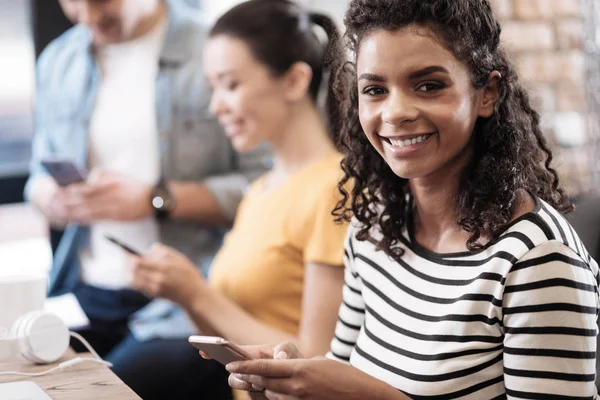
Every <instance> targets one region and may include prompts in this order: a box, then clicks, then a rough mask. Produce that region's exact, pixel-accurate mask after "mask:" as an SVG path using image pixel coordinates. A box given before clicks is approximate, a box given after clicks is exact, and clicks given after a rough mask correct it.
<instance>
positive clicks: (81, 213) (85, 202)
mask: <svg viewBox="0 0 600 400" xmlns="http://www.w3.org/2000/svg"><path fill="white" fill-rule="evenodd" d="M61 192H62V196H63V198H62V202H63V204H64V208H65V209H66V216H67V218H68V221H69V222H77V223H80V224H91V223H93V222H96V221H101V220H113V221H133V220H137V219H142V218H145V217H149V216H151V215H153V210H152V207H151V205H150V196H151V193H152V186H151V185H147V184H143V183H140V182H138V181H135V180H134V179H131V178H128V177H125V176H123V175H120V174H116V173H113V172H108V171H104V170H94V171H92V172H91V173H90V176H89V178H88V179H87V181H85V182H82V183H74V184H72V185H69V186H68V187H66V188H64V189H62V190H61Z"/></svg>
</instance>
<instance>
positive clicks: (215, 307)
mask: <svg viewBox="0 0 600 400" xmlns="http://www.w3.org/2000/svg"><path fill="white" fill-rule="evenodd" d="M316 26H320V27H321V28H322V29H323V30H324V31H325V33H326V34H327V36H328V40H327V43H326V44H323V43H322V41H320V40H319V38H318V36H317V34H316V33H315V27H316ZM339 45H340V43H339V36H338V34H337V31H336V28H335V24H334V23H333V22H332V21H331V20H330V19H329V18H328V17H326V16H323V15H320V14H311V13H308V12H307V11H305V10H304V9H303V8H301V7H300V6H299V5H297V4H295V3H293V2H291V1H285V0H284V1H265V0H251V1H248V2H245V3H242V4H240V5H238V6H236V7H234V8H233V9H231V10H230V11H229V12H227V13H226V14H225V15H223V16H222V17H221V18H220V19H219V20H218V21H217V22H216V24H215V26H214V27H213V28H212V30H211V32H210V39H209V41H208V42H207V45H206V47H205V59H204V60H205V62H204V68H205V72H206V75H207V77H208V80H209V82H210V84H211V86H212V88H213V90H214V92H213V97H212V100H211V104H210V109H211V112H213V113H214V114H216V115H217V116H218V118H219V120H220V122H221V124H222V125H223V126H224V128H225V132H226V134H227V136H228V137H230V139H231V141H232V144H233V146H234V147H235V149H236V150H238V151H242V152H243V151H248V150H251V149H253V148H255V147H256V146H258V145H259V144H261V143H262V142H264V141H266V142H268V143H269V144H270V145H271V148H272V151H273V160H274V166H273V169H272V170H271V171H270V172H269V173H268V174H267V175H265V176H263V177H262V178H260V179H259V180H258V181H256V182H255V183H253V184H252V185H251V186H250V188H249V190H248V192H247V194H246V195H245V197H244V199H243V201H242V203H241V205H240V208H239V210H238V215H237V217H236V220H235V223H234V226H233V229H232V230H231V232H230V233H229V234H228V236H227V237H226V239H225V242H224V245H223V247H222V249H221V250H220V252H219V253H218V254H217V256H216V258H215V260H214V263H213V265H212V269H211V275H210V279H209V281H210V283H207V282H205V280H204V279H203V278H202V277H201V276H200V275H199V274H198V273H197V272H196V271H197V270H196V268H195V267H194V265H193V264H192V262H191V261H190V260H188V259H187V258H185V257H184V256H183V255H181V254H179V253H177V252H176V251H175V250H173V249H171V248H167V247H165V246H163V245H155V246H153V248H152V249H151V250H150V252H149V253H148V254H147V255H145V256H144V257H142V258H137V259H136V260H135V263H136V266H135V269H134V288H135V289H137V290H140V291H141V292H143V293H145V294H146V295H149V296H152V297H163V298H167V299H169V300H172V301H174V302H176V303H178V304H180V305H182V306H183V307H184V308H185V309H186V310H187V312H188V314H189V316H190V317H191V318H192V319H193V321H194V322H195V323H196V325H197V326H198V328H199V329H200V330H201V331H202V333H203V334H208V335H219V336H223V337H225V338H227V339H229V340H231V341H233V342H235V343H239V344H259V343H265V342H266V343H279V342H282V341H292V342H294V343H296V344H297V345H298V346H299V347H300V348H301V349H302V351H303V353H304V354H308V355H324V354H325V353H326V352H327V350H328V348H329V343H330V341H331V340H332V338H333V335H334V329H335V323H336V316H337V311H338V309H339V306H340V303H341V296H342V286H343V280H344V271H343V268H342V265H343V260H342V259H343V251H344V250H343V240H344V236H345V232H346V228H347V226H346V225H344V224H338V223H335V222H334V217H333V216H332V214H331V211H332V210H333V209H334V208H335V205H336V203H337V202H338V200H339V199H340V195H339V192H338V191H337V189H336V185H337V182H338V181H339V179H340V178H341V176H342V171H341V168H340V160H341V155H340V154H339V153H338V152H337V151H336V148H335V146H334V140H333V139H332V137H333V135H332V134H331V132H336V130H337V128H338V126H339V125H340V120H339V114H338V113H337V112H335V110H337V109H338V105H337V104H336V103H335V102H336V99H335V96H334V94H333V93H331V92H332V89H331V87H330V86H329V87H328V89H327V92H328V93H327V94H328V95H327V108H328V111H331V112H329V115H328V117H329V121H328V122H326V121H324V120H323V118H322V117H321V114H320V111H319V109H318V107H317V98H318V97H320V92H322V91H321V90H320V89H321V86H322V85H321V81H325V80H326V79H324V77H325V76H326V75H327V74H328V72H329V71H330V70H332V69H336V68H339V66H338V65H331V64H330V63H329V54H332V52H333V49H334V47H336V46H339ZM191 351H193V349H191ZM198 357H199V356H198Z"/></svg>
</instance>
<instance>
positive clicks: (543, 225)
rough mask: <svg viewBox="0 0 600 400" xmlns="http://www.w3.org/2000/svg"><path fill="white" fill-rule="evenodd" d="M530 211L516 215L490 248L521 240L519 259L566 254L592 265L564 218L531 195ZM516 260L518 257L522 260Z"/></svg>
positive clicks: (590, 259)
mask: <svg viewBox="0 0 600 400" xmlns="http://www.w3.org/2000/svg"><path fill="white" fill-rule="evenodd" d="M532 199H533V202H534V207H533V209H532V210H529V211H527V212H524V213H521V214H520V215H518V216H517V217H516V218H515V219H514V220H513V221H512V222H511V223H510V224H509V225H508V227H507V229H506V230H505V232H504V233H503V234H502V235H500V237H499V238H498V240H496V241H495V242H494V243H492V244H491V245H492V246H499V245H500V242H502V241H504V240H505V239H508V238H512V239H516V240H518V241H520V242H521V243H522V244H523V245H524V246H525V247H526V248H527V249H526V250H527V251H526V252H525V253H523V254H522V257H526V256H531V254H533V253H543V252H548V253H553V254H558V253H562V254H566V255H570V256H574V257H575V258H577V259H580V260H581V261H582V262H584V263H586V264H590V263H591V262H593V260H592V258H591V257H590V255H589V253H588V251H587V249H586V248H585V245H584V244H583V242H582V241H581V239H580V238H579V235H577V232H576V231H575V229H573V227H572V226H571V224H570V223H569V221H567V219H566V218H565V216H564V215H563V214H562V213H560V212H559V211H558V210H556V209H555V208H554V207H552V206H551V205H550V204H548V203H547V202H546V201H544V200H542V199H540V198H539V197H537V196H532ZM522 257H518V258H522Z"/></svg>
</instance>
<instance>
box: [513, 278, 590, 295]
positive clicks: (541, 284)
mask: <svg viewBox="0 0 600 400" xmlns="http://www.w3.org/2000/svg"><path fill="white" fill-rule="evenodd" d="M550 287H569V288H574V289H579V290H584V291H586V292H592V293H595V292H596V287H595V286H594V285H586V284H585V283H581V282H577V281H572V280H570V279H564V278H554V279H545V280H543V281H537V282H532V283H524V284H522V285H510V286H506V287H505V288H504V293H505V294H506V293H515V292H525V291H528V290H535V289H544V288H550Z"/></svg>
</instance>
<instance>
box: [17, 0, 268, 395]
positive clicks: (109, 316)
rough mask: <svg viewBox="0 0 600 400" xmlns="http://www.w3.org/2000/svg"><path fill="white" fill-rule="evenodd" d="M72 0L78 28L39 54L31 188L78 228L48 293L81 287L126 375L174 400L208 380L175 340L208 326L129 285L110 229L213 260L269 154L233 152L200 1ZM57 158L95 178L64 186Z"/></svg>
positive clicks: (68, 9)
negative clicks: (48, 167) (209, 76)
mask: <svg viewBox="0 0 600 400" xmlns="http://www.w3.org/2000/svg"><path fill="white" fill-rule="evenodd" d="M60 3H61V6H62V7H63V10H64V11H65V13H66V14H67V16H68V17H69V18H70V19H71V20H72V21H73V22H74V23H76V24H78V25H76V26H75V27H74V28H72V29H70V30H69V31H68V32H66V33H65V34H63V35H62V36H61V37H60V38H58V39H57V40H55V41H54V42H53V43H51V44H50V45H49V46H48V48H47V49H46V50H45V51H44V53H43V54H42V56H41V57H40V60H39V62H38V69H37V92H36V135H35V139H34V144H33V159H32V163H31V177H30V179H29V182H28V183H27V187H26V196H27V197H28V198H29V199H30V200H31V201H32V202H33V203H34V204H35V205H36V206H37V207H38V208H39V209H40V210H41V211H42V213H43V214H44V215H45V216H46V217H47V218H48V219H49V221H50V222H51V223H52V224H53V225H56V226H66V230H65V234H64V236H63V238H62V240H61V243H60V245H59V248H58V249H57V252H56V255H55V259H54V265H53V267H52V270H51V273H50V289H49V295H50V296H54V295H60V294H64V293H74V294H75V296H76V297H77V299H78V300H79V302H80V304H81V306H82V307H83V309H84V311H85V312H86V314H87V316H88V318H89V319H90V321H91V325H90V327H89V328H87V329H85V330H83V331H82V332H81V333H82V334H83V335H84V336H86V337H87V338H88V339H89V340H90V342H91V343H92V345H93V346H94V347H95V348H96V349H97V350H98V351H99V352H100V353H101V354H102V355H103V356H105V357H106V358H107V359H108V360H109V361H113V363H114V364H115V372H116V373H117V374H119V375H120V376H121V377H122V378H123V379H124V380H125V382H126V383H128V384H129V385H130V386H132V387H133V388H134V389H135V390H137V391H138V392H140V391H144V390H147V391H148V393H139V394H140V395H142V397H143V398H151V397H153V398H161V396H162V394H160V386H161V385H162V386H165V385H168V386H170V387H168V388H166V389H168V392H165V393H168V394H169V397H170V398H187V397H191V396H192V392H181V393H179V394H178V392H177V388H178V387H179V386H182V385H177V384H176V383H177V382H178V381H177V379H180V380H183V381H185V380H186V379H187V378H186V372H187V373H188V376H189V374H193V375H195V377H194V378H193V379H195V380H196V381H198V385H200V384H201V382H199V381H200V380H199V379H198V374H199V372H198V371H197V370H194V368H193V367H194V365H193V363H194V361H195V360H196V359H198V358H199V356H198V355H197V352H195V351H194V349H193V348H191V347H185V348H181V349H180V348H173V347H169V343H173V344H175V343H179V344H178V345H177V346H180V344H181V343H182V341H181V340H172V341H170V340H169V339H181V338H182V337H187V335H189V334H192V333H195V331H196V329H195V327H194V326H193V324H191V322H190V321H189V320H188V319H187V317H186V316H185V314H184V313H183V312H181V311H180V310H179V309H177V308H176V307H175V306H174V305H173V304H171V303H168V302H166V301H164V300H154V301H150V300H149V299H147V298H145V297H144V296H142V295H141V294H140V293H137V292H135V291H133V290H131V289H130V288H129V283H130V278H131V271H130V269H129V266H130V263H129V260H128V258H127V256H126V254H125V253H124V252H123V250H122V249H120V248H119V247H117V246H115V245H113V244H112V243H110V242H109V241H107V240H106V238H105V236H106V235H110V236H114V237H117V238H118V239H121V240H122V241H124V242H126V243H127V244H130V245H131V246H132V247H137V248H138V249H141V250H144V249H147V248H148V247H149V246H150V245H151V244H152V243H153V242H156V241H160V242H163V243H165V244H166V245H169V246H172V247H175V248H176V249H178V250H179V251H181V252H183V253H184V254H185V255H186V256H188V257H189V258H190V259H192V260H195V261H196V264H197V265H198V266H199V268H205V267H206V266H208V265H209V263H210V260H211V259H212V256H213V255H214V253H215V252H216V250H217V249H218V247H219V245H220V243H221V238H222V234H223V231H224V229H225V227H226V226H227V225H228V224H229V223H230V222H231V221H232V219H233V217H234V214H235V210H236V207H237V205H238V202H239V200H240V199H241V197H242V194H243V191H244V189H245V187H246V185H247V184H248V182H249V180H251V179H253V178H255V177H257V176H258V175H260V174H262V173H263V172H264V171H265V170H266V168H267V166H268V165H269V158H268V154H267V153H266V152H265V151H264V150H260V151H258V152H254V153H250V154H245V155H238V154H236V153H234V152H233V150H232V148H231V146H230V143H229V141H228V139H227V138H226V137H225V135H224V134H223V132H222V130H221V129H220V127H219V125H218V123H217V121H216V120H215V119H214V118H213V117H211V116H210V115H209V114H208V104H209V100H210V99H209V90H208V88H207V87H206V83H205V79H204V77H203V75H202V65H201V60H202V47H203V43H204V41H205V40H206V34H207V32H206V30H205V28H204V27H203V25H202V23H201V22H200V21H199V19H198V18H197V16H195V15H194V11H193V10H191V9H189V8H187V7H185V6H184V5H183V3H180V2H178V1H176V0H168V1H166V2H163V1H160V0H60ZM51 157H60V158H65V159H69V160H72V161H74V162H75V163H76V164H78V165H79V166H80V167H85V168H88V169H89V170H90V171H91V172H90V174H89V177H88V179H87V180H86V181H85V182H83V183H76V184H72V185H69V186H67V187H59V186H58V185H57V184H56V183H55V181H54V180H53V179H52V178H51V177H50V176H48V174H47V173H46V171H45V170H44V168H43V167H42V166H41V161H42V160H43V159H46V158H51ZM151 339H162V340H151ZM142 342H144V343H142ZM198 361H200V360H199V359H198ZM202 365H206V364H205V363H202ZM171 375H172V376H171ZM203 376H205V377H206V379H211V375H210V373H209V372H206V373H203ZM165 377H166V378H165ZM171 378H172V379H171ZM169 379H170V380H169ZM189 379H191V378H189ZM189 379H187V380H188V381H187V382H186V383H187V384H188V389H190V387H189V383H190V381H189ZM213 379H214V378H213ZM149 382H151V383H153V382H155V383H156V386H157V387H152V385H149V384H148V383H149ZM171 384H173V385H171ZM203 394H204V395H205V396H208V397H206V398H220V397H218V395H217V394H213V395H210V394H208V393H203Z"/></svg>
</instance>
